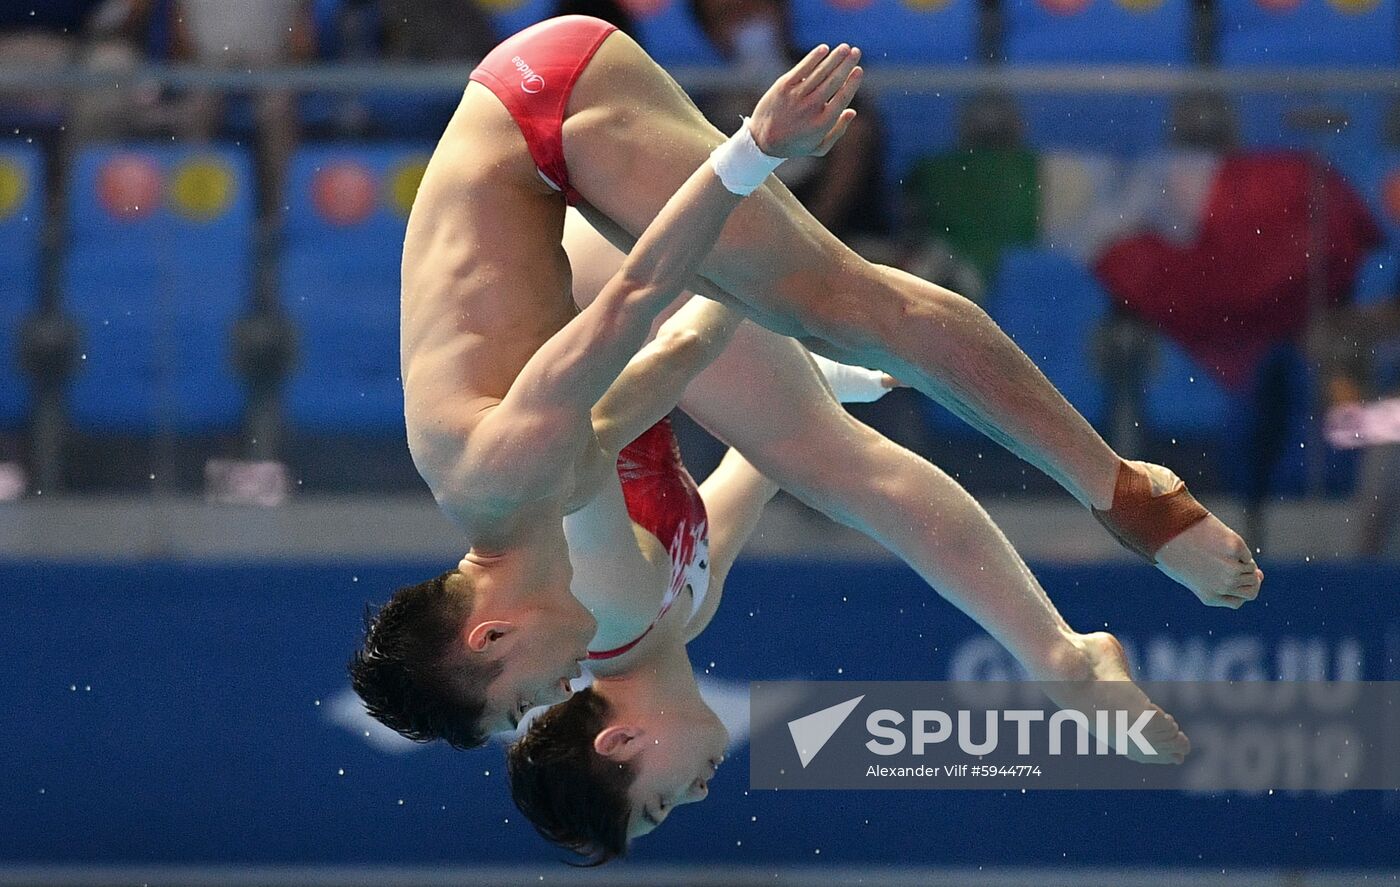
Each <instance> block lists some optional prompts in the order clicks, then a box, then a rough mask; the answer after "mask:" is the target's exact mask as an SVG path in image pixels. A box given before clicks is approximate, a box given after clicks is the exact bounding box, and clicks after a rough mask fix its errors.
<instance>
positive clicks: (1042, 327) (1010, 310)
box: [987, 247, 1109, 423]
mask: <svg viewBox="0 0 1400 887" xmlns="http://www.w3.org/2000/svg"><path fill="white" fill-rule="evenodd" d="M1108 305H1109V301H1108V296H1107V295H1106V294H1105V293H1104V291H1103V288H1102V287H1101V286H1100V285H1099V282H1098V280H1097V279H1095V277H1094V275H1093V273H1092V272H1090V271H1089V269H1088V268H1085V267H1084V266H1083V265H1080V264H1079V263H1078V262H1076V261H1075V260H1074V259H1072V258H1070V257H1068V256H1066V255H1064V254H1062V253H1058V252H1053V251H1050V250H1046V249H1036V248H1027V249H1022V248H1014V247H1013V248H1010V249H1008V250H1007V251H1006V252H1005V253H1003V254H1002V260H1001V268H1000V270H999V271H998V273H997V276H996V279H995V280H994V281H993V285H992V291H991V297H990V299H989V300H988V305H987V310H988V312H989V313H990V314H991V316H992V319H994V320H995V321H996V322H997V323H998V324H999V325H1000V326H1001V328H1002V329H1003V330H1005V331H1006V334H1007V335H1008V336H1010V337H1011V338H1012V339H1014V340H1015V342H1016V344H1017V345H1019V346H1020V347H1021V350H1022V351H1025V352H1026V354H1028V355H1030V358H1031V359H1032V360H1033V361H1035V363H1036V365H1037V366H1039V367H1040V369H1041V370H1042V371H1043V372H1044V373H1045V375H1046V376H1047V377H1049V379H1050V381H1051V382H1053V383H1055V387H1057V388H1059V389H1060V391H1061V392H1063V393H1064V395H1065V397H1066V398H1068V399H1069V402H1070V403H1072V404H1074V406H1075V408H1076V409H1078V410H1079V411H1080V412H1081V413H1083V414H1084V416H1085V418H1087V419H1088V420H1089V421H1090V422H1093V423H1098V422H1099V421H1100V420H1101V419H1103V417H1104V409H1105V397H1104V385H1103V380H1102V379H1101V378H1100V377H1099V374H1098V370H1097V369H1096V368H1095V367H1094V361H1093V356H1092V354H1091V353H1090V348H1091V347H1092V344H1091V343H1092V337H1093V333H1094V330H1095V329H1096V328H1097V327H1098V325H1099V323H1100V322H1101V321H1102V319H1103V317H1104V314H1105V313H1106V312H1107V310H1108Z"/></svg>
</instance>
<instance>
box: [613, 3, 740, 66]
mask: <svg viewBox="0 0 1400 887" xmlns="http://www.w3.org/2000/svg"><path fill="white" fill-rule="evenodd" d="M631 9H632V10H633V15H635V16H636V18H637V42H638V43H640V44H641V45H642V48H643V49H645V50H646V51H647V54H648V55H650V56H651V57H652V58H654V59H656V62H657V64H659V65H661V66H662V67H665V68H672V67H680V66H683V65H721V64H724V59H723V58H721V57H720V54H719V52H718V51H717V50H716V49H715V48H714V47H713V46H711V45H710V41H709V40H708V39H707V38H706V37H705V32H704V31H702V30H700V26H699V25H698V24H696V22H695V19H694V18H693V17H692V16H691V14H690V4H689V3H687V2H686V0H655V2H651V3H635V4H632V5H631Z"/></svg>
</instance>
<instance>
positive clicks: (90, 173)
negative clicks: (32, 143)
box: [62, 145, 255, 434]
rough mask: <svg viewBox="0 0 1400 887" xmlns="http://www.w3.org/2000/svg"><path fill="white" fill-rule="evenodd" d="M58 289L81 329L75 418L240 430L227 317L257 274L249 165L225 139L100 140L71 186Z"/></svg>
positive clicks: (113, 427) (244, 299)
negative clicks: (207, 143)
mask: <svg viewBox="0 0 1400 887" xmlns="http://www.w3.org/2000/svg"><path fill="white" fill-rule="evenodd" d="M68 211H69V213H68V214H69V247H70V248H69V251H68V255H67V256H66V257H65V261H64V267H63V284H62V286H63V297H64V301H65V304H66V307H67V308H68V309H69V310H71V311H72V312H73V314H74V315H75V317H76V319H77V321H78V324H79V327H80V330H81V335H82V346H81V349H82V359H81V360H80V362H79V370H78V373H77V376H76V378H75V380H74V383H73V389H72V412H73V419H74V421H75V423H76V424H77V426H78V427H79V428H80V429H82V430H85V431H90V432H97V433H121V434H153V433H157V432H162V433H164V432H169V433H176V434H202V433H213V432H220V431H229V430H232V429H233V428H235V427H236V425H237V422H238V419H239V417H240V415H241V412H242V407H243V392H242V389H241V386H240V383H239V380H238V379H237V377H236V376H235V373H234V370H233V366H232V363H231V360H230V350H229V335H230V330H231V325H232V324H233V322H234V321H235V320H236V319H237V318H238V316H240V315H241V314H242V313H243V312H244V311H246V309H247V306H248V298H249V293H250V289H251V280H252V257H253V253H252V240H253V224H254V212H255V211H254V198H253V171H252V164H251V162H250V160H249V158H248V156H247V153H246V152H245V151H243V150H240V149H234V148H231V147H217V148H185V147H176V146H171V145H150V146H116V145H111V146H98V147H93V148H89V149H86V150H84V151H83V152H82V153H80V154H79V155H78V157H77V159H76V162H75V163H74V166H73V176H72V180H71V184H70V187H69V200H68Z"/></svg>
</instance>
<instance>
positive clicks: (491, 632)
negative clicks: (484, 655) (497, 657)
mask: <svg viewBox="0 0 1400 887" xmlns="http://www.w3.org/2000/svg"><path fill="white" fill-rule="evenodd" d="M514 630H515V623H513V622H507V621H505V620H503V619H489V620H487V621H485V622H479V623H477V624H476V625H475V626H473V627H471V628H469V629H468V630H467V649H468V650H471V651H472V652H473V653H480V652H482V651H483V650H485V649H486V648H487V647H488V646H490V645H491V644H493V643H495V642H496V641H499V640H500V639H501V638H503V637H505V636H506V635H508V634H510V633H511V632H512V631H514Z"/></svg>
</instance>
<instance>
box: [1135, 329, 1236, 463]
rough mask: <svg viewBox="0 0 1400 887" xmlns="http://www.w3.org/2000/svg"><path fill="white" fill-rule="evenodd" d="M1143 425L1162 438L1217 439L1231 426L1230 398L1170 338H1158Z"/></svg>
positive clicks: (1212, 377) (1210, 376)
mask: <svg viewBox="0 0 1400 887" xmlns="http://www.w3.org/2000/svg"><path fill="white" fill-rule="evenodd" d="M1146 394H1147V397H1146V399H1145V403H1144V405H1143V406H1144V417H1143V418H1144V420H1145V421H1144V424H1145V426H1146V428H1147V430H1149V431H1151V432H1153V433H1154V434H1157V435H1159V436H1170V437H1181V438H1191V439H1196V440H1216V439H1218V438H1220V437H1221V436H1222V435H1224V434H1225V433H1226V431H1227V428H1228V426H1229V414H1230V395H1229V394H1228V393H1227V392H1226V391H1225V389H1224V388H1222V387H1221V385H1220V383H1219V382H1217V381H1216V379H1215V377H1214V376H1212V375H1210V374H1209V373H1208V372H1206V370H1205V369H1204V368H1202V367H1201V365H1200V364H1199V363H1197V362H1196V359H1195V358H1194V357H1192V356H1191V355H1189V354H1187V353H1186V352H1185V351H1183V350H1182V349H1181V346H1180V345H1177V344H1176V343H1175V342H1173V341H1172V340H1171V339H1168V338H1167V337H1165V336H1159V337H1158V351H1157V362H1156V366H1155V367H1154V368H1153V372H1152V376H1151V377H1150V378H1149V379H1148V381H1147V392H1146Z"/></svg>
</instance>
